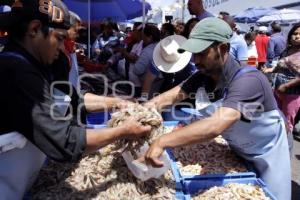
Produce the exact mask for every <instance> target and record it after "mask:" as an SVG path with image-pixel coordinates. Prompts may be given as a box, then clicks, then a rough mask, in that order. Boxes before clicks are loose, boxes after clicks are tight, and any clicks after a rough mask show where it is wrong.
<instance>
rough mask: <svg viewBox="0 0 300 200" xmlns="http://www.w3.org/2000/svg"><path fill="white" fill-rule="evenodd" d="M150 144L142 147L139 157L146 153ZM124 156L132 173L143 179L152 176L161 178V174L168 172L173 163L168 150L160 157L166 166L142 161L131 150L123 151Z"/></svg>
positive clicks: (138, 153)
mask: <svg viewBox="0 0 300 200" xmlns="http://www.w3.org/2000/svg"><path fill="white" fill-rule="evenodd" d="M148 148H149V146H148V145H147V144H145V145H144V146H142V147H141V148H140V150H139V151H138V152H136V153H137V156H138V157H141V156H143V155H145V153H146V151H147V150H148ZM122 156H123V158H124V160H125V162H126V164H127V167H128V169H129V170H130V171H131V172H132V174H133V175H134V176H135V177H137V178H138V179H140V180H142V181H146V180H148V179H150V178H159V177H160V176H161V175H163V174H164V173H166V172H167V171H168V169H170V166H171V163H170V158H169V156H168V154H167V152H166V151H164V153H163V154H162V155H161V157H160V158H159V159H160V160H161V161H163V162H164V166H163V167H161V168H155V167H152V166H151V165H148V164H146V163H141V162H139V161H138V160H136V159H134V157H133V156H132V154H131V153H130V152H129V151H125V152H123V153H122Z"/></svg>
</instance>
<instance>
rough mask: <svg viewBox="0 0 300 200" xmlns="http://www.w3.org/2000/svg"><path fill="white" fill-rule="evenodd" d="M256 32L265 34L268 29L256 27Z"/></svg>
mask: <svg viewBox="0 0 300 200" xmlns="http://www.w3.org/2000/svg"><path fill="white" fill-rule="evenodd" d="M258 31H259V32H262V33H266V32H268V27H266V26H260V27H258Z"/></svg>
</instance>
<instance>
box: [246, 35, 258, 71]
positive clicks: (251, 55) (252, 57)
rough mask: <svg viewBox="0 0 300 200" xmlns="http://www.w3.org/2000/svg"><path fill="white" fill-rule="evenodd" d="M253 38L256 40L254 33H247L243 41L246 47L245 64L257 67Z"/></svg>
mask: <svg viewBox="0 0 300 200" xmlns="http://www.w3.org/2000/svg"><path fill="white" fill-rule="evenodd" d="M255 38H256V33H255V32H249V33H246V34H245V41H246V43H247V46H248V62H247V64H248V65H250V66H254V67H257V65H258V62H257V59H258V54H257V49H256V45H255Z"/></svg>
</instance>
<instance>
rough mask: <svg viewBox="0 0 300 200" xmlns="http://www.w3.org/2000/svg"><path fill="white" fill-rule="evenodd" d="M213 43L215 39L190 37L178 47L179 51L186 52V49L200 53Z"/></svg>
mask: <svg viewBox="0 0 300 200" xmlns="http://www.w3.org/2000/svg"><path fill="white" fill-rule="evenodd" d="M213 43H214V41H210V40H202V39H195V38H190V39H188V40H187V41H186V42H185V43H184V44H183V45H182V46H181V47H180V48H179V49H178V52H179V53H184V52H185V51H188V52H191V53H200V52H202V51H204V50H205V49H207V48H208V47H209V46H210V45H212V44H213Z"/></svg>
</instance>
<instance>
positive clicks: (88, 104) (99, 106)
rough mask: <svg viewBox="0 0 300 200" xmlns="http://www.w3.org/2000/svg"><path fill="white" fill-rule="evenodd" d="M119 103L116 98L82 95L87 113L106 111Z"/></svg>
mask: <svg viewBox="0 0 300 200" xmlns="http://www.w3.org/2000/svg"><path fill="white" fill-rule="evenodd" d="M121 101H122V100H121V99H120V98H118V97H104V96H98V95H95V94H91V93H86V94H85V95H84V105H85V108H86V110H87V111H88V112H98V111H108V110H110V109H112V108H113V107H114V106H116V105H117V104H118V103H120V102H121Z"/></svg>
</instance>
